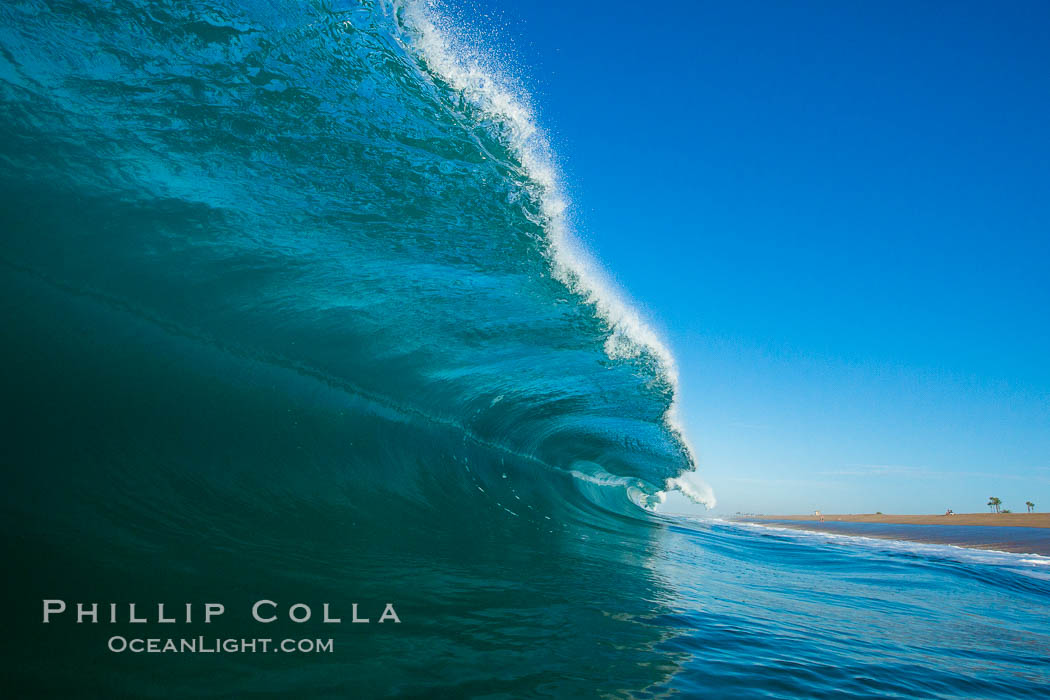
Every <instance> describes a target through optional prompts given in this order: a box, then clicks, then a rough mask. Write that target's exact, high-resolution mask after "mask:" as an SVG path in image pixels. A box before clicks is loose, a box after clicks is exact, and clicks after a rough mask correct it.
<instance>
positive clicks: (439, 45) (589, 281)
mask: <svg viewBox="0 0 1050 700" xmlns="http://www.w3.org/2000/svg"><path fill="white" fill-rule="evenodd" d="M401 9H403V10H404V18H405V21H406V23H407V26H408V27H409V29H410V30H411V31H412V33H413V34H414V35H415V36H414V39H413V45H414V46H415V48H416V49H417V50H418V51H419V53H420V55H421V57H422V58H423V60H424V61H425V62H426V64H427V67H428V68H429V69H430V70H431V71H433V72H434V73H435V74H437V75H439V76H440V77H441V78H442V79H443V80H445V81H447V82H448V83H449V84H450V85H451V86H452V87H453V89H455V90H456V91H458V92H459V93H461V94H462V95H463V96H464V97H466V98H467V99H468V100H470V101H471V102H473V103H474V104H475V105H477V106H479V107H480V108H481V109H483V110H484V111H485V112H486V113H488V114H489V115H491V116H492V117H494V118H495V119H496V120H498V121H499V123H501V124H502V125H503V126H504V127H505V128H506V130H507V134H508V136H509V139H510V146H511V147H512V148H513V149H514V151H515V153H516V155H517V156H518V158H519V159H520V160H521V163H522V166H523V167H524V168H525V171H526V173H527V175H528V176H529V179H530V180H532V181H533V182H534V183H535V184H536V185H537V192H538V195H539V197H538V199H539V203H540V206H541V210H542V215H543V218H544V226H545V229H546V231H547V236H548V241H549V246H550V254H551V261H552V269H553V274H554V276H555V277H556V278H557V279H558V280H559V281H560V282H562V283H563V284H565V285H566V286H567V287H568V288H569V289H570V290H572V291H573V292H575V293H578V294H580V295H582V296H583V297H584V298H585V299H586V300H587V302H588V303H589V304H592V305H593V306H594V308H595V310H596V311H597V313H598V315H599V316H600V317H601V318H602V319H604V320H605V321H606V322H607V323H608V324H609V327H610V329H611V333H610V335H609V338H608V340H607V341H606V343H605V352H606V354H607V355H608V356H609V357H610V358H611V359H629V358H632V357H637V356H639V355H641V354H642V353H643V352H647V353H649V354H650V355H651V356H652V357H654V358H656V361H657V362H658V363H659V365H660V371H661V373H662V374H663V375H664V376H665V377H666V378H667V381H668V382H669V383H670V384H671V387H672V391H673V394H672V403H671V406H670V408H669V409H668V410H667V412H666V413H665V414H664V420H665V422H666V424H667V427H668V429H669V430H670V431H671V432H672V433H673V434H674V435H675V436H676V437H677V438H678V440H680V441H681V444H682V446H683V448H684V450H685V451H686V455H687V457H688V459H689V462H690V464H691V465H693V471H689V472H686V473H684V474H682V475H680V476H679V477H677V478H675V479H669V480H668V482H667V488H668V489H679V490H681V491H682V492H683V493H684V494H685V495H686V496H688V497H689V498H690V499H692V500H694V501H696V502H697V503H700V504H703V505H706V506H707V507H708V508H713V507H714V505H715V497H714V493H713V491H712V490H711V487H710V486H708V485H707V484H705V483H703V482H702V481H701V480H700V478H699V476H698V475H697V474H696V471H695V465H696V459H695V456H694V455H695V452H694V450H693V448H692V445H691V444H690V443H689V441H688V439H687V438H686V436H685V432H684V430H683V429H682V426H681V424H680V422H679V419H678V411H677V404H676V397H677V393H678V371H677V368H676V366H675V362H674V357H673V356H672V355H671V352H670V350H668V348H667V346H666V345H665V344H664V343H663V342H662V341H661V340H660V338H659V336H658V335H657V334H656V332H654V331H653V330H652V328H651V327H650V326H649V325H648V324H647V323H645V321H644V320H643V319H642V317H641V315H640V314H639V313H638V312H637V311H636V310H635V309H634V308H633V307H632V306H631V305H630V304H628V303H627V302H626V301H625V300H624V295H623V293H622V292H621V291H620V290H619V289H617V287H616V286H615V285H614V284H613V283H612V282H611V281H610V279H609V276H608V275H607V274H606V272H605V271H604V270H603V269H602V267H601V265H600V264H599V263H598V262H597V261H596V260H595V259H594V257H593V256H592V255H590V254H589V253H588V252H587V251H586V250H585V249H584V248H583V246H582V245H581V244H580V243H579V241H578V239H577V238H576V236H574V235H573V233H572V229H571V226H570V225H569V221H568V210H569V203H568V200H567V198H566V197H565V195H564V189H563V188H562V187H561V185H560V178H559V174H558V169H557V168H556V167H555V165H554V162H555V161H554V158H553V155H552V152H551V148H550V144H549V141H548V140H547V138H546V136H545V134H544V133H543V131H542V130H541V129H539V128H538V127H537V126H536V119H535V117H534V115H533V110H532V109H531V107H530V106H529V102H528V99H527V96H526V93H525V92H524V91H523V90H521V89H520V88H517V87H516V86H515V85H514V83H513V81H512V80H510V79H509V77H508V76H507V74H506V72H505V71H501V70H500V68H499V66H498V65H497V63H496V62H495V60H494V59H493V58H492V57H491V56H488V55H485V54H484V53H483V52H482V51H481V50H478V49H476V48H475V49H471V48H470V47H469V45H468V43H467V42H466V41H463V40H461V39H459V37H458V35H457V32H456V30H455V28H453V27H452V26H451V25H450V23H449V22H448V21H447V20H446V19H444V18H443V17H442V16H441V15H440V13H439V12H438V11H437V9H436V8H435V6H434V4H433V3H432V2H424V1H423V0H419V1H416V2H413V1H409V2H407V3H406V4H405V5H403V6H402V8H401Z"/></svg>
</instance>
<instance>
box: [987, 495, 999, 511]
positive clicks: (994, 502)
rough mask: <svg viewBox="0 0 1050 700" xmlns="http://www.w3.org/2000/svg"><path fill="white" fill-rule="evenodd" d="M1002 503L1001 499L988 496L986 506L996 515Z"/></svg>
mask: <svg viewBox="0 0 1050 700" xmlns="http://www.w3.org/2000/svg"><path fill="white" fill-rule="evenodd" d="M1002 503H1003V502H1002V499H999V498H996V497H995V496H990V497H989V498H988V505H989V506H990V507H991V509H992V510H993V511H994V512H996V513H998V512H999V506H1000V505H1002Z"/></svg>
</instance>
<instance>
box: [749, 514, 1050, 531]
mask: <svg viewBox="0 0 1050 700" xmlns="http://www.w3.org/2000/svg"><path fill="white" fill-rule="evenodd" d="M734 519H736V520H751V521H760V520H780V521H785V520H792V521H800V522H813V523H817V524H819V523H820V520H819V517H818V516H816V515H746V516H736V517H735V518H734ZM824 522H825V523H832V522H835V523H877V524H880V525H955V526H958V525H968V526H970V525H972V526H979V527H1038V528H1050V513H956V514H955V515H884V514H882V513H870V514H869V513H860V514H830V513H825V514H824Z"/></svg>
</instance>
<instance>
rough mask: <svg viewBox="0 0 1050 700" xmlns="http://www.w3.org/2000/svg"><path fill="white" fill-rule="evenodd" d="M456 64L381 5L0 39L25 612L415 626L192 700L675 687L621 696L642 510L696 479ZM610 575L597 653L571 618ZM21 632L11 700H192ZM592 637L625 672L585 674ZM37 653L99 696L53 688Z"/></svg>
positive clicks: (647, 379)
mask: <svg viewBox="0 0 1050 700" xmlns="http://www.w3.org/2000/svg"><path fill="white" fill-rule="evenodd" d="M447 36H448V35H447V34H445V33H443V31H442V30H440V29H439V28H438V27H437V25H436V24H435V18H434V17H433V16H430V15H427V14H426V13H425V12H424V10H423V9H422V8H421V7H419V6H416V5H404V6H400V5H390V4H385V3H362V4H357V3H351V2H338V1H337V2H313V3H300V2H283V3H282V2H256V3H234V2H209V3H182V2H137V1H134V0H114V1H112V2H102V3H81V2H57V3H55V2H42V1H41V2H37V1H35V0H28V1H27V2H18V3H5V4H4V5H3V7H2V8H0V48H2V53H0V116H2V120H3V123H4V125H5V129H4V131H3V134H2V136H0V139H2V141H0V159H2V161H3V164H4V168H3V169H2V170H3V172H2V174H0V197H2V198H3V201H4V207H3V211H2V214H0V217H2V220H0V224H2V227H3V232H4V233H3V240H2V247H0V261H2V263H3V269H4V275H3V300H4V301H3V312H4V321H5V326H6V328H7V329H8V331H9V333H8V343H7V344H6V347H4V349H3V353H4V362H3V365H4V370H5V371H4V375H3V385H4V390H5V396H8V397H10V400H9V405H11V406H13V407H15V410H14V411H13V414H14V415H13V416H12V417H11V418H10V422H9V427H10V428H11V440H10V448H11V457H12V464H13V465H16V466H15V469H14V470H13V471H14V472H15V474H14V475H13V476H12V488H11V489H10V491H9V492H8V493H7V494H5V497H4V504H5V516H6V521H7V525H8V528H7V530H8V532H9V535H8V537H10V538H11V539H12V541H11V542H10V546H11V548H12V551H13V556H12V559H13V561H15V562H16V563H17V564H18V565H19V566H21V567H23V568H24V569H25V570H26V571H29V572H31V573H30V574H28V575H27V577H26V578H25V580H24V581H22V582H21V583H20V590H21V592H22V593H24V597H25V598H26V599H28V600H34V599H39V598H41V597H55V598H64V599H68V600H81V599H85V597H87V598H89V599H90V600H96V599H97V600H100V601H102V602H107V601H113V600H115V601H118V602H123V601H129V602H131V601H135V600H138V601H140V604H143V605H144V604H147V603H148V602H149V601H148V600H146V598H151V599H158V600H161V601H168V603H169V609H170V607H171V606H172V605H177V604H179V603H180V602H181V601H183V600H184V599H187V596H191V595H192V596H197V597H199V596H204V597H205V598H207V599H211V598H216V597H218V598H223V599H225V604H226V605H227V607H228V608H229V609H231V610H232V609H235V608H237V609H241V610H242V611H243V610H246V609H249V608H250V604H251V602H252V600H253V598H252V596H255V598H258V597H260V596H264V597H267V598H271V599H274V600H279V601H287V602H294V601H296V600H298V599H299V598H301V597H303V596H307V597H311V598H313V602H315V603H317V604H319V603H320V602H321V601H322V599H323V601H329V600H332V601H336V602H338V601H342V607H343V609H344V615H343V616H344V617H346V616H347V615H348V614H347V613H346V612H345V611H346V610H347V609H348V608H349V606H350V605H351V604H352V603H353V602H358V601H360V602H361V603H362V605H365V604H366V603H368V602H369V601H371V602H372V603H373V604H376V603H380V604H382V603H385V602H390V601H393V602H395V603H397V605H398V612H399V613H400V615H401V617H402V618H403V619H404V620H405V622H404V623H403V625H402V626H401V627H399V628H396V629H395V630H394V631H390V628H389V626H388V627H384V628H378V627H374V628H369V631H367V632H359V631H357V630H358V629H360V628H355V629H354V633H353V634H351V633H350V631H349V626H347V627H346V629H340V630H336V631H333V632H330V634H332V635H334V636H335V637H336V641H337V644H338V646H340V647H341V649H342V650H341V651H340V652H339V656H338V659H339V660H338V661H336V662H335V665H336V666H337V667H338V668H337V672H335V673H329V672H323V673H322V672H321V670H323V669H329V670H331V665H332V661H331V659H325V660H317V659H306V660H302V659H299V660H296V661H294V662H293V661H286V662H282V661H274V660H271V659H266V660H265V663H264V662H260V661H257V660H254V659H249V660H247V661H245V662H244V663H246V664H248V667H249V668H254V670H255V671H256V672H257V673H256V676H257V677H256V676H253V678H252V679H251V680H250V681H246V679H245V675H246V673H247V672H246V671H245V669H244V668H243V667H242V666H241V665H239V664H238V665H234V664H231V665H229V666H225V667H220V666H215V667H211V666H205V668H208V669H210V670H208V671H207V673H206V674H205V675H208V676H209V677H211V678H212V684H211V686H210V687H212V688H213V692H214V693H215V694H217V695H224V694H229V693H230V692H233V691H235V690H236V691H237V692H250V691H252V690H258V691H259V692H262V691H263V690H277V691H280V690H284V691H286V692H291V691H292V690H293V689H296V690H297V691H300V692H307V693H309V692H321V693H323V692H343V691H347V690H349V689H351V688H357V689H360V690H362V691H363V692H366V693H373V692H378V691H380V690H381V691H383V692H391V691H397V692H407V693H413V692H418V693H424V692H426V691H427V689H428V688H432V687H442V688H445V689H446V690H448V689H459V691H460V692H462V693H464V694H470V693H473V692H476V691H477V690H478V689H479V688H481V687H484V688H486V689H489V690H491V691H492V692H508V693H512V694H515V693H517V692H520V691H521V690H522V689H523V688H535V687H536V686H537V684H538V683H537V680H536V677H535V674H536V669H537V668H544V669H546V672H547V673H549V674H550V675H551V678H552V680H551V681H549V682H550V683H553V684H554V685H555V686H557V687H559V688H561V689H571V688H572V687H573V686H578V689H579V690H580V691H581V692H584V691H586V692H591V691H592V690H593V689H594V687H595V681H594V673H588V672H581V671H580V668H581V662H580V659H581V658H583V657H588V659H589V660H587V661H586V662H583V663H584V664H585V665H587V664H590V665H593V668H595V669H598V668H600V669H603V670H602V671H601V673H600V674H599V675H601V676H602V677H606V681H604V682H605V683H607V684H608V685H609V687H611V688H620V687H645V686H646V685H647V684H649V683H651V682H655V681H656V680H659V679H660V678H661V677H663V675H665V674H666V669H665V668H664V667H663V665H662V664H660V663H654V664H652V665H650V666H639V656H638V655H639V654H643V655H644V654H645V653H646V652H645V651H644V650H645V649H646V648H647V645H648V644H650V643H651V642H653V641H655V639H657V638H658V637H659V634H660V633H659V631H656V630H650V631H648V632H644V633H639V632H631V631H630V630H631V629H634V628H635V627H636V625H635V624H634V623H633V622H630V621H629V620H627V619H625V618H624V617H623V616H624V615H630V614H631V611H632V610H635V611H636V612H637V613H638V614H641V613H643V612H644V611H645V610H646V609H647V608H646V606H645V605H644V604H643V601H644V600H646V599H652V598H653V597H654V596H653V595H648V594H645V593H644V591H646V590H647V588H648V587H649V586H652V585H655V584H654V583H653V581H652V579H651V575H650V573H649V572H648V571H647V569H645V567H644V561H645V558H646V554H645V552H646V549H647V547H648V546H649V545H650V540H651V537H652V532H653V531H654V529H655V527H656V521H655V520H654V518H653V516H652V515H651V514H650V513H648V512H647V511H646V510H645V509H644V507H643V506H646V505H649V504H651V503H653V502H654V501H655V500H656V499H658V498H659V495H660V491H661V489H664V488H666V483H667V481H668V479H672V478H674V477H677V476H678V475H680V474H681V473H682V472H683V471H687V470H690V469H691V468H692V467H693V458H692V455H691V452H690V449H689V447H688V445H687V444H686V443H685V441H684V439H683V438H682V435H681V433H680V432H679V431H678V430H677V428H676V427H675V426H674V423H673V420H672V416H673V405H674V389H675V387H674V373H673V367H672V364H671V362H670V356H669V355H668V353H667V352H666V350H664V349H663V348H662V346H660V345H659V343H658V342H657V341H656V340H655V338H654V337H653V336H652V334H651V333H650V332H649V331H647V330H646V328H645V327H644V325H643V324H641V323H640V322H639V321H638V320H637V318H636V317H635V316H634V315H633V314H632V313H631V312H630V309H629V307H627V306H626V305H624V304H622V303H621V302H619V301H617V300H616V298H615V296H614V295H611V294H610V293H609V292H608V291H607V290H606V286H605V285H603V284H602V283H601V282H600V276H599V275H597V274H595V272H594V266H593V265H591V264H589V263H588V262H587V260H586V258H585V257H584V256H583V255H582V254H581V253H580V251H579V250H578V249H577V248H576V247H575V246H574V245H573V243H572V240H571V237H570V236H569V234H568V232H567V229H566V226H565V223H564V220H563V213H562V205H561V203H560V199H559V197H558V194H557V188H556V182H555V179H554V178H553V177H552V175H551V172H552V170H551V168H550V167H549V165H548V163H549V161H548V160H547V159H546V156H545V155H544V148H543V145H542V139H541V138H540V137H539V135H538V133H537V132H536V131H535V129H534V128H533V127H532V126H531V121H530V119H529V117H528V114H527V110H524V108H523V107H522V106H521V105H520V104H519V102H518V101H517V100H516V98H513V97H512V93H510V92H508V91H507V90H505V89H503V88H501V87H499V85H498V84H497V83H495V82H494V81H493V80H492V79H491V77H490V76H489V74H488V73H484V72H482V71H480V70H479V69H478V68H476V67H471V65H470V64H468V63H466V62H464V61H461V60H460V59H459V58H457V56H458V54H457V53H456V51H455V49H454V47H453V46H452V45H451V44H450V42H449V40H448V38H447ZM15 533H18V536H15ZM625 545H626V546H625ZM41 548H43V550H44V551H46V552H48V556H49V560H50V561H51V562H52V563H51V565H49V566H47V567H44V568H41V567H39V566H35V565H33V564H32V563H31V562H34V561H36V557H38V555H39V552H40V551H41ZM602 572H604V573H602ZM617 572H619V575H618V579H617V580H619V581H620V582H622V583H624V584H626V585H624V588H623V590H622V591H620V590H616V591H612V590H606V591H605V592H603V593H601V595H602V596H603V597H605V598H607V599H610V600H615V599H617V598H620V597H624V598H625V600H624V601H622V603H614V606H615V607H616V608H617V610H618V615H617V616H616V617H610V616H609V615H607V614H606V612H605V611H604V610H599V609H596V608H595V607H594V604H593V600H594V596H595V595H597V594H598V591H597V590H596V589H595V587H594V584H593V583H590V584H587V583H586V582H588V581H593V579H594V577H595V576H598V577H600V578H605V579H608V580H612V578H613V576H614V574H616V573H617ZM632 578H637V579H638V581H637V583H636V584H634V585H632V584H629V583H627V581H628V580H629V579H632ZM606 585H608V586H612V584H611V583H610V584H606ZM619 585H620V584H617V588H618V586H619ZM640 593H641V596H640V598H639V597H638V596H639V594H640ZM197 597H191V598H189V599H191V600H196V599H198V598H197ZM303 602H310V601H303ZM335 604H336V603H335V602H333V605H335ZM380 609H381V608H380ZM38 612H39V611H38V610H36V605H34V606H33V608H32V609H31V611H29V612H27V613H26V619H25V622H26V626H27V627H26V629H27V630H28V631H27V634H29V635H30V637H31V638H32V639H33V640H34V644H35V645H34V644H30V645H29V647H27V650H21V651H19V650H14V651H13V652H12V653H13V654H14V657H15V658H18V659H20V664H19V665H20V667H21V669H22V670H21V673H22V674H23V676H24V679H25V680H26V683H27V687H28V685H30V684H32V683H39V682H40V679H42V678H46V679H48V682H50V683H54V684H55V687H56V688H57V689H58V691H64V692H66V693H67V694H73V695H76V694H80V693H84V692H90V691H96V692H99V693H100V694H107V695H111V694H113V693H114V692H118V694H119V690H120V688H123V689H124V690H125V691H128V690H130V689H137V691H136V692H137V693H138V694H142V693H143V692H144V691H143V690H142V689H143V688H148V689H153V690H152V691H151V692H153V693H154V694H156V695H160V696H163V695H166V694H169V693H171V694H174V695H175V696H179V697H182V696H186V695H187V694H196V693H199V691H200V689H199V687H198V686H199V675H200V673H201V672H200V670H199V669H198V677H196V678H194V677H192V676H189V677H188V676H187V675H186V674H185V673H180V672H177V670H176V669H158V668H157V667H156V666H154V665H150V664H145V665H138V666H136V665H135V664H134V663H131V662H128V661H126V660H125V659H123V657H119V656H114V655H112V654H109V653H107V652H105V649H104V644H103V641H104V638H103V639H99V640H97V641H96V642H95V643H94V644H93V645H90V644H87V645H85V644H82V643H81V642H82V640H80V639H79V637H76V635H74V637H73V638H70V639H68V640H67V639H63V638H56V635H54V634H50V630H51V629H52V628H43V631H42V628H41V626H40V624H39V622H38V621H37V620H36V619H35V618H36V617H37V616H38ZM378 612H379V611H376V610H373V617H374V616H375V615H378ZM490 616H491V618H490ZM31 618H32V619H31ZM237 623H238V621H237V620H231V621H229V622H228V624H229V625H230V626H231V628H230V629H229V630H227V631H226V632H227V633H228V634H229V635H230V636H238V637H243V636H258V634H260V630H259V629H258V626H257V625H255V626H253V625H251V624H249V623H248V622H246V621H245V622H243V624H240V625H239V626H237ZM523 626H529V627H531V630H530V632H529V634H528V635H525V634H523V633H522V632H521V630H522V629H523ZM572 628H579V629H586V630H588V634H587V635H585V636H583V637H580V638H578V639H577V638H575V637H572V636H571V635H567V634H566V630H567V629H572ZM621 628H622V629H623V630H624V631H619V630H620V629H621ZM371 629H378V630H379V631H377V632H372V631H371ZM209 631H211V630H210V629H209ZM285 631H286V632H299V633H300V634H301V633H302V629H300V628H296V627H295V626H294V625H293V626H292V627H291V628H289V630H285ZM311 631H312V632H313V633H315V634H316V633H317V632H318V630H316V629H314V630H311ZM265 632H266V633H268V634H270V635H274V634H276V632H275V630H274V629H269V628H267V629H266V630H265ZM233 633H236V634H233ZM96 634H98V633H96ZM595 635H597V636H598V638H601V637H604V638H607V639H610V640H614V639H620V640H628V639H632V638H633V639H634V641H633V642H631V643H622V644H621V643H617V644H616V645H612V646H610V647H609V648H607V649H605V650H604V651H603V652H602V653H601V654H598V655H597V656H596V655H594V654H593V653H591V652H590V651H589V649H590V647H591V646H592V644H593V640H594V639H595V638H596V637H595ZM66 644H69V646H68V647H66V646H63V645H66ZM56 645H57V647H58V649H59V652H61V653H57V652H56V650H55V649H56ZM85 646H86V648H85ZM417 648H418V649H421V648H428V649H431V651H429V652H427V653H428V654H429V655H430V658H432V661H431V662H430V663H425V662H422V661H421V660H420V656H421V654H420V653H419V652H418V651H417V652H415V653H413V651H412V650H413V649H417ZM639 649H641V651H639ZM512 650H513V651H514V653H516V654H521V655H526V656H527V655H530V654H531V655H532V656H534V657H538V658H542V660H543V661H542V663H538V662H537V661H536V659H533V661H531V662H529V663H512V662H511V658H513V655H510V656H508V655H509V654H511V651H512ZM96 652H97V653H96ZM62 654H70V655H73V657H74V658H82V659H85V658H86V660H87V661H88V662H90V664H92V668H95V669H97V670H96V671H89V672H83V671H82V672H81V674H80V675H81V677H80V678H79V679H78V677H77V672H75V671H74V672H71V673H69V674H68V675H66V674H63V672H61V671H59V672H56V671H55V670H54V669H53V668H52V667H51V665H50V664H48V663H46V661H45V660H46V659H53V658H55V657H56V655H58V656H61V655H62ZM85 654H87V656H86V657H85V656H84V655H85ZM421 665H422V667H423V668H424V669H425V671H420V667H421ZM606 667H612V668H617V667H619V668H621V670H620V671H617V672H614V673H611V674H609V673H608V672H607V671H605V670H604V669H605V668H606ZM114 668H119V669H120V672H121V674H122V677H123V678H125V680H124V681H122V683H123V685H121V686H119V687H117V688H114V686H113V683H112V681H107V680H106V674H105V673H102V670H113V669H114ZM275 669H277V670H281V671H283V674H282V673H278V672H277V670H275ZM303 669H307V671H303ZM492 669H503V670H502V671H501V672H498V673H496V675H495V676H494V675H493V670H492ZM263 671H265V673H264V674H263V675H259V674H261V673H262V672H263ZM311 671H312V672H313V673H311ZM157 674H159V675H157ZM304 674H305V676H304ZM264 676H265V677H264ZM304 677H305V678H306V680H305V681H304ZM85 679H86V680H85ZM304 682H305V685H303V684H304ZM478 683H483V685H482V686H479V685H477V684H478ZM539 684H540V685H542V683H539ZM58 691H56V692H58ZM449 692H455V690H449ZM146 694H149V693H148V692H147V693H146Z"/></svg>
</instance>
